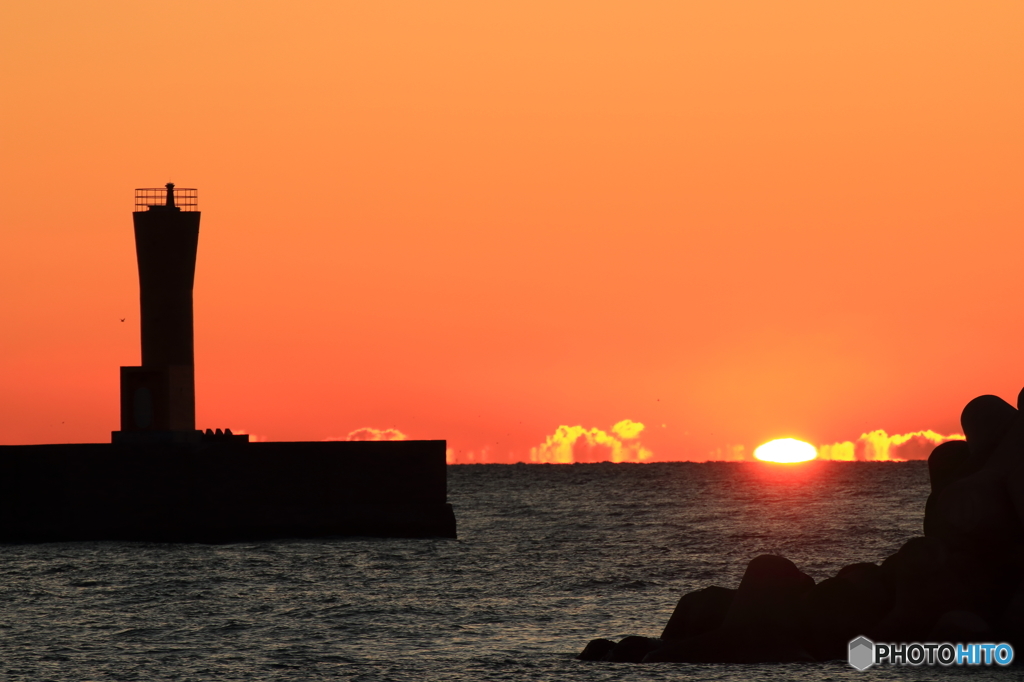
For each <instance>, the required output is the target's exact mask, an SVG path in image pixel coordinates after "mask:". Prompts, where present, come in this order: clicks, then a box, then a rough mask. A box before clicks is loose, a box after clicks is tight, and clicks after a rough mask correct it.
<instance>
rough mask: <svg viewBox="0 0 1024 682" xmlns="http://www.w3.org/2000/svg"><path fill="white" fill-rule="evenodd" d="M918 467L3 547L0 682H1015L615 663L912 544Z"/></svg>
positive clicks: (507, 484)
mask: <svg viewBox="0 0 1024 682" xmlns="http://www.w3.org/2000/svg"><path fill="white" fill-rule="evenodd" d="M927 495H928V474H927V467H926V465H925V464H924V463H923V462H910V463H903V464H894V463H841V462H815V463H811V464H808V465H801V466H795V467H781V466H774V465H763V464H755V463H749V464H732V463H709V464H694V463H674V464H646V465H635V464H585V465H572V466H551V465H529V466H527V465H511V466H508V465H469V466H453V467H449V499H450V501H451V502H452V503H453V505H454V506H455V511H456V516H457V518H458V522H459V539H458V540H390V539H371V538H336V539H319V540H283V541H277V542H259V543H239V544H230V545H219V546H209V545H171V544H136V543H112V542H111V543H108V542H103V543H66V544H61V543H54V544H43V545H5V546H0V679H2V680H10V681H15V680H18V681H20V680H26V681H28V680H31V681H32V682H39V681H42V680H60V681H62V682H63V681H65V680H83V681H84V680H97V681H98V680H196V681H198V680H417V681H418V680H581V681H583V680H587V681H590V680H762V679H763V680H822V681H824V680H846V679H850V680H878V679H898V680H929V679H949V678H970V679H975V680H977V679H1000V680H1004V679H1005V680H1009V679H1017V678H1018V677H1020V676H1021V673H1020V672H1019V671H1020V669H1019V668H1017V669H994V668H949V669H943V668H930V667H921V668H911V667H897V668H889V667H883V668H872V669H870V670H868V671H866V672H864V673H858V672H857V671H855V670H853V669H852V668H850V667H848V666H847V665H846V664H845V663H841V662H830V663H819V664H800V665H754V666H750V665H689V664H678V663H675V664H670V663H662V664H612V663H593V662H581V661H577V660H575V659H574V656H575V655H576V654H577V653H578V652H579V651H580V650H582V648H583V647H584V645H586V643H587V642H588V641H589V640H590V639H593V638H596V637H608V638H612V639H618V638H620V637H622V636H625V635H629V634H640V635H649V636H657V635H658V634H659V633H660V632H661V629H662V628H663V627H664V625H665V623H666V622H667V620H668V618H669V615H670V614H671V612H672V609H673V607H674V606H675V603H676V601H677V600H678V599H679V597H680V595H681V594H683V593H685V592H687V591H690V590H694V589H699V588H701V587H705V586H708V585H712V584H717V585H722V586H726V587H735V586H736V585H737V584H738V583H739V580H740V577H741V576H742V573H743V570H744V568H745V566H746V564H747V562H748V561H749V560H750V559H752V558H753V557H755V556H757V555H759V554H763V553H775V554H782V555H783V556H786V557H788V558H790V559H791V560H793V561H794V562H795V563H796V564H797V565H798V566H799V567H800V568H801V569H802V570H804V571H805V572H806V573H808V574H809V575H811V576H812V577H813V578H815V579H816V580H821V579H824V578H826V577H829V576H831V575H834V574H835V572H836V571H837V570H838V569H839V568H841V567H842V566H844V565H847V564H850V563H854V562H856V561H881V560H882V559H883V558H885V557H886V556H888V555H889V554H892V553H893V552H895V551H896V550H897V549H898V548H899V547H900V545H901V544H902V543H903V542H904V541H906V540H907V539H909V538H911V537H913V536H915V535H920V534H921V520H922V515H923V509H924V502H925V499H926V497H927Z"/></svg>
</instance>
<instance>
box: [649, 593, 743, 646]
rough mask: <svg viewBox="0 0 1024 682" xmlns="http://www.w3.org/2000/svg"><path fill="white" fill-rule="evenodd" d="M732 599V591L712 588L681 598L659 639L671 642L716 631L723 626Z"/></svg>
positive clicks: (733, 595) (734, 595) (733, 594)
mask: <svg viewBox="0 0 1024 682" xmlns="http://www.w3.org/2000/svg"><path fill="white" fill-rule="evenodd" d="M735 597H736V590H730V589H728V588H725V587H717V586H715V585H712V586H711V587H705V588H704V589H703V590H697V591H696V592H690V593H689V594H684V595H683V596H682V597H681V598H680V599H679V603H678V604H676V609H675V611H673V612H672V617H671V618H669V619H668V625H666V626H665V629H664V630H663V631H662V633H661V638H662V639H663V640H665V641H666V642H674V641H677V640H680V639H684V638H686V637H693V636H694V635H700V634H704V633H705V632H711V631H712V630H717V629H718V628H720V627H721V626H722V624H723V623H725V614H726V613H728V611H729V607H730V606H732V601H733V599H734V598H735Z"/></svg>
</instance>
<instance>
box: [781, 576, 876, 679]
mask: <svg viewBox="0 0 1024 682" xmlns="http://www.w3.org/2000/svg"><path fill="white" fill-rule="evenodd" d="M872 565H874V564H872ZM875 568H876V569H878V566H875ZM876 586H877V589H878V591H880V592H881V595H882V599H879V595H878V594H877V593H876V592H875V590H874V589H873V588H875V587H876ZM884 596H885V588H884V586H883V585H882V581H881V579H880V578H876V580H875V583H874V584H872V582H871V581H869V580H864V581H862V582H855V581H853V580H848V579H846V578H843V577H841V576H837V577H835V578H827V579H825V580H823V581H821V582H820V583H818V584H817V585H815V586H814V587H813V588H812V589H811V590H810V591H809V592H807V593H806V594H805V595H804V597H803V599H802V601H801V607H800V622H801V626H802V635H801V637H800V639H801V641H802V642H803V644H804V646H805V648H807V650H808V651H810V652H811V653H812V654H813V655H814V657H815V658H816V659H817V660H819V661H828V660H833V659H845V658H846V656H847V650H848V645H849V642H850V640H852V639H854V638H855V637H857V636H858V635H862V634H863V633H865V632H868V631H869V630H870V629H871V628H872V627H874V626H875V624H876V623H878V622H879V621H880V620H881V619H882V617H883V616H885V614H886V612H887V611H888V610H889V608H888V604H887V600H885V599H884Z"/></svg>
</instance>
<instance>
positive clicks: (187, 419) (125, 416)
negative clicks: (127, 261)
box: [113, 182, 200, 442]
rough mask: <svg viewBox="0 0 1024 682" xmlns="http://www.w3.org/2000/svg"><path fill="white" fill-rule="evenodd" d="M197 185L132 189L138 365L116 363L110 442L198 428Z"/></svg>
mask: <svg viewBox="0 0 1024 682" xmlns="http://www.w3.org/2000/svg"><path fill="white" fill-rule="evenodd" d="M197 197H198V192H197V191H196V190H195V189H182V188H177V187H175V186H174V183H171V182H169V183H167V185H166V186H165V187H162V188H155V189H149V188H147V189H137V190H135V212H134V213H133V214H132V218H133V219H134V222H135V253H136V256H137V258H138V263H139V307H140V312H141V315H140V318H141V323H142V324H141V326H142V366H141V367H122V368H121V431H120V432H117V431H115V432H114V434H113V436H114V438H113V439H114V441H115V442H119V441H120V442H130V441H168V442H174V441H179V442H181V441H191V440H194V439H195V438H196V437H198V435H199V434H198V432H196V430H195V428H196V397H195V360H194V351H193V335H192V284H193V280H194V278H195V271H196V249H197V247H198V244H199V217H200V213H199V210H198V198H197Z"/></svg>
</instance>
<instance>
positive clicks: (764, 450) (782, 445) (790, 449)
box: [754, 438, 818, 464]
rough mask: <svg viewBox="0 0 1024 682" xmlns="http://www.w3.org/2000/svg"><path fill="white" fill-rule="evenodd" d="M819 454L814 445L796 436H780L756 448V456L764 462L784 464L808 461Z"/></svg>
mask: <svg viewBox="0 0 1024 682" xmlns="http://www.w3.org/2000/svg"><path fill="white" fill-rule="evenodd" d="M817 456H818V451H817V450H816V449H815V448H814V446H813V445H811V444H810V443H805V442H803V441H802V440H797V439H796V438H778V439H776V440H771V441H768V442H767V443H765V444H764V445H761V446H758V448H757V449H756V450H754V457H755V458H757V459H759V460H761V461H762V462H778V463H782V464H792V463H795V462H808V461H810V460H812V459H814V458H815V457H817Z"/></svg>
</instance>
